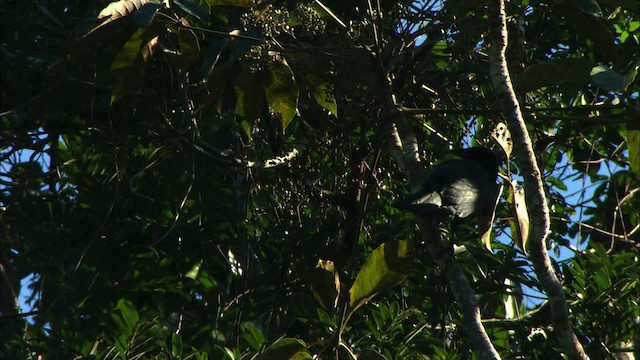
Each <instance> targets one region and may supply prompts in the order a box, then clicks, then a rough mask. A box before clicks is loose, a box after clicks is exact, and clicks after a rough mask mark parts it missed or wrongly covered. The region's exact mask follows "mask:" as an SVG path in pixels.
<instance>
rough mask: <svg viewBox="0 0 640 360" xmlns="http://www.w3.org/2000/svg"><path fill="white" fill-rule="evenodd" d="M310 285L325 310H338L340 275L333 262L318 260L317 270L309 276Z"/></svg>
mask: <svg viewBox="0 0 640 360" xmlns="http://www.w3.org/2000/svg"><path fill="white" fill-rule="evenodd" d="M309 283H310V285H311V291H312V292H313V296H314V297H315V298H316V300H318V302H319V303H320V305H322V307H323V308H325V309H327V310H333V309H335V308H336V306H337V305H338V295H340V275H339V274H338V271H336V268H335V265H334V263H333V261H330V260H318V264H317V265H316V268H315V269H313V271H312V272H311V274H309Z"/></svg>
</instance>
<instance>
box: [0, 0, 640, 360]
mask: <svg viewBox="0 0 640 360" xmlns="http://www.w3.org/2000/svg"><path fill="white" fill-rule="evenodd" d="M638 8H639V5H638V2H637V1H634V0H618V1H613V0H599V1H595V0H574V1H560V0H557V1H552V2H533V1H512V2H509V3H508V4H507V14H508V23H507V25H508V29H509V36H510V38H509V40H510V42H509V47H508V53H507V57H508V60H509V65H510V68H509V70H510V71H511V73H512V77H513V81H514V86H515V89H516V92H517V93H518V96H519V100H520V103H521V106H522V109H523V111H524V113H525V117H526V120H527V124H528V130H529V133H530V136H531V138H532V140H533V142H534V148H535V150H536V152H537V155H538V158H537V160H538V163H539V165H540V167H541V169H542V170H543V180H544V184H545V186H546V188H545V190H546V193H547V198H548V202H549V206H550V211H551V232H550V235H549V238H548V246H549V248H550V249H552V251H553V252H555V253H556V255H558V256H560V255H562V256H560V257H559V258H558V257H556V259H561V260H558V261H556V262H554V264H553V265H554V268H555V269H556V271H557V273H558V274H559V276H560V277H561V279H562V281H563V284H564V287H565V291H566V296H567V301H568V306H569V308H570V314H569V316H570V321H571V323H572V325H573V327H574V330H575V333H576V335H577V337H578V339H579V340H580V342H581V343H582V345H583V346H584V347H585V350H586V351H587V353H588V354H589V355H590V356H591V357H592V358H594V359H599V358H612V357H614V356H617V355H620V354H621V353H625V354H626V355H627V356H631V355H632V354H633V353H635V356H636V358H638V356H639V352H640V340H638V339H639V338H640V334H639V330H638V322H639V321H640V304H639V302H640V284H639V282H640V273H639V272H638V267H637V266H638V265H637V264H638V261H639V259H638V256H639V252H640V243H639V242H638V241H639V240H640V229H639V226H638V223H639V218H640V210H639V209H640V196H638V192H639V190H638V189H639V183H638V176H639V174H640V164H639V161H640V160H639V152H640V125H639V123H640V122H638V121H637V120H638V118H639V117H640V110H639V105H638V104H639V103H638V88H639V81H638V78H637V76H636V74H637V70H638V67H639V66H640V62H639V60H638V58H639V57H638V55H639V54H640V51H639V49H640V45H639V44H640V29H639V28H640V17H639V16H638V13H639V12H638ZM0 11H1V15H2V19H3V20H2V25H1V26H2V29H1V34H2V42H1V44H0V49H1V50H2V53H1V56H2V58H1V61H2V63H1V70H0V71H1V72H2V78H1V84H2V87H1V91H2V93H1V96H2V105H1V106H2V109H1V111H2V117H1V120H0V129H1V138H0V142H1V146H2V153H1V155H2V159H1V160H2V168H1V173H0V184H1V185H2V192H1V198H0V203H1V205H2V209H1V212H0V216H1V219H0V223H1V224H2V228H1V230H0V231H1V232H0V236H1V238H0V243H1V246H0V255H1V258H0V265H1V268H0V270H1V272H2V274H1V275H2V278H1V279H0V280H1V281H2V283H1V284H2V286H1V288H0V291H1V293H0V295H1V300H2V301H1V305H0V311H1V313H0V315H1V316H2V321H1V323H2V324H1V333H0V335H1V337H2V341H0V357H1V358H3V359H10V358H37V357H38V356H40V355H42V356H43V357H44V358H48V359H58V358H64V359H71V358H101V359H102V358H109V359H111V358H139V357H145V358H147V357H157V358H162V359H164V358H193V359H206V358H209V359H240V358H251V357H252V356H254V355H256V354H259V355H258V356H259V358H260V359H262V358H264V359H268V358H271V359H281V358H290V357H293V356H295V358H296V359H307V358H311V357H312V356H315V355H317V356H318V358H322V359H324V358H340V359H348V358H352V357H354V356H356V355H359V358H360V359H383V358H384V359H423V358H424V359H432V358H433V359H445V358H446V359H458V358H460V359H467V358H471V357H472V351H471V345H470V344H469V342H468V341H467V340H466V334H465V332H466V330H465V328H464V327H463V326H462V325H461V322H460V312H459V311H458V309H457V308H456V304H455V301H454V298H453V296H452V295H451V292H450V289H449V287H448V285H447V282H446V280H445V278H444V277H443V275H442V272H441V269H439V268H438V267H437V266H436V265H435V263H434V261H433V259H432V257H431V255H433V254H431V255H429V254H427V251H426V249H425V248H424V247H423V246H422V244H423V242H428V241H429V239H420V238H419V235H418V231H417V230H416V226H415V219H414V218H413V217H412V216H411V215H409V214H406V213H404V212H401V211H398V210H396V209H394V208H393V207H392V205H391V204H392V203H393V201H394V200H395V199H397V198H398V197H400V196H402V195H404V194H406V193H408V192H409V191H410V189H409V188H408V186H407V184H406V174H403V173H402V171H400V168H399V167H398V165H397V163H396V162H395V159H394V158H393V157H392V156H391V154H390V152H389V150H388V145H389V144H388V140H387V139H388V138H387V133H388V132H389V131H390V130H389V129H390V123H389V121H388V119H389V118H393V117H394V116H403V117H406V119H407V121H408V123H409V124H410V129H406V130H407V131H410V132H413V133H414V134H415V136H416V138H417V139H418V144H419V146H420V149H421V153H420V154H419V155H420V156H421V157H422V158H423V159H424V163H425V164H430V163H434V162H436V161H437V160H439V159H441V158H443V156H445V154H446V153H447V152H448V151H449V150H450V149H451V148H455V147H468V146H472V145H483V146H489V147H494V148H496V153H500V154H503V153H502V150H499V147H498V146H497V145H496V143H495V142H493V140H491V136H490V134H491V132H492V130H493V129H494V128H496V126H498V124H500V123H502V122H503V118H502V115H501V113H500V111H499V107H498V105H497V103H498V102H497V99H496V97H495V93H494V91H493V90H492V86H491V81H490V79H489V76H490V74H489V68H488V59H487V55H486V52H487V49H488V48H490V46H491V42H490V38H488V37H487V32H488V26H489V25H488V22H487V11H486V8H485V6H484V4H483V3H482V2H476V1H472V0H459V1H453V0H449V1H444V2H443V1H397V2H392V1H356V2H351V1H339V0H326V1H307V2H305V1H262V2H255V3H254V2H251V1H248V0H207V1H204V0H181V1H178V0H172V1H169V0H167V1H162V2H161V1H153V0H151V1H146V0H123V1H118V2H114V3H111V4H109V3H108V2H104V1H77V2H69V1H59V0H46V1H35V2H24V1H2V2H1V3H0ZM389 98H393V99H394V101H395V103H393V102H391V103H390V101H389ZM516 146H517V144H516ZM503 155H504V154H503ZM516 160H517V159H516ZM502 168H503V170H502V172H503V173H505V174H508V175H509V176H513V177H514V178H516V179H518V178H519V174H518V162H517V161H514V159H511V161H509V162H507V161H505V163H504V164H503V167H502ZM525 190H526V189H525ZM513 202H514V201H513V194H512V191H510V190H509V187H505V190H504V192H503V197H502V200H501V201H500V203H499V204H498V207H497V213H496V219H495V222H494V227H493V229H494V231H493V235H492V239H493V244H492V246H493V251H492V252H490V251H487V249H486V248H485V246H484V245H483V244H482V243H481V241H480V234H478V232H477V231H475V230H474V229H473V224H471V223H469V222H462V223H460V224H458V223H454V224H451V226H444V227H445V228H444V229H441V231H442V232H443V233H445V234H446V235H447V237H448V238H449V239H450V241H452V242H454V243H455V244H457V245H458V246H456V259H457V260H458V262H459V263H460V264H461V266H462V267H463V269H464V271H465V274H466V275H467V278H468V279H469V280H470V281H471V283H472V286H473V290H474V291H475V293H476V294H477V298H478V301H479V303H480V306H481V312H482V317H483V319H485V322H484V326H485V328H486V331H487V333H488V334H489V337H490V339H491V341H492V343H493V344H494V346H495V348H496V349H497V350H498V352H499V353H500V354H501V355H502V356H503V357H505V358H544V359H560V358H562V355H561V353H562V350H561V346H560V344H558V342H557V340H556V338H555V337H554V336H553V335H552V333H553V326H551V320H550V314H549V308H548V306H547V303H546V301H545V295H544V293H541V292H539V291H541V289H540V287H539V284H538V280H537V279H536V277H535V276H534V275H533V273H532V272H531V266H530V262H529V261H528V259H527V255H526V253H525V252H524V251H523V250H522V248H521V247H520V246H518V245H517V244H518V243H521V242H522V241H521V240H519V239H518V235H517V234H518V233H519V232H518V231H516V229H517V225H516V224H517V221H516V219H515V215H514V212H513ZM537 210H538V209H535V208H529V209H528V211H529V213H531V212H535V211H537ZM445 225H446V224H445ZM512 234H515V235H513V236H512ZM381 244H384V246H381V247H379V245H381ZM376 248H377V249H378V250H375V251H374V249H376ZM567 254H570V255H567ZM381 259H382V260H381ZM319 260H321V261H320V262H319ZM361 270H362V271H361ZM27 277H29V279H31V281H30V283H29V284H27V285H28V287H21V284H20V281H21V280H22V279H24V278H27ZM366 284H368V285H366ZM349 290H351V292H349ZM21 292H22V293H24V292H28V293H31V294H32V296H31V298H30V299H29V305H30V307H31V308H32V309H33V311H31V312H30V313H28V314H20V313H19V310H18V302H17V299H18V296H19V295H20V293H21ZM378 292H379V293H378ZM373 295H376V296H375V297H373V298H371V296H373ZM537 296H539V297H540V299H535V297H537ZM336 297H337V298H336ZM531 299H534V300H533V301H532V300H531ZM634 341H635V342H634ZM294 354H295V355H294Z"/></svg>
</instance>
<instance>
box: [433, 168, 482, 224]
mask: <svg viewBox="0 0 640 360" xmlns="http://www.w3.org/2000/svg"><path fill="white" fill-rule="evenodd" d="M475 180H476V179H473V178H470V177H461V178H458V179H456V180H455V181H454V182H452V183H451V184H449V185H448V186H446V187H445V188H443V190H442V194H441V197H442V205H441V207H443V208H446V209H450V211H451V212H452V213H454V214H456V215H457V216H458V217H460V218H465V217H467V216H469V215H472V214H473V213H475V212H476V209H477V207H478V199H479V198H480V196H481V194H480V191H481V187H480V186H479V184H478V182H477V181H475Z"/></svg>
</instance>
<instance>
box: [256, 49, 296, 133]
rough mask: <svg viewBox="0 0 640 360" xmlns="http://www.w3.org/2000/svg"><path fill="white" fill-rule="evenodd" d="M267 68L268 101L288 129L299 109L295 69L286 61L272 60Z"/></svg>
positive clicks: (266, 92) (266, 88) (266, 90)
mask: <svg viewBox="0 0 640 360" xmlns="http://www.w3.org/2000/svg"><path fill="white" fill-rule="evenodd" d="M266 70H267V74H266V79H265V80H266V81H265V88H264V92H265V95H266V96H267V102H268V103H269V106H270V107H271V108H272V109H273V111H275V112H276V113H277V114H278V115H279V116H280V118H281V119H282V128H283V129H286V128H287V126H289V124H290V123H291V120H293V117H294V116H295V114H296V112H297V110H298V96H299V91H298V85H297V84H296V81H295V79H294V78H293V71H291V68H290V67H289V66H288V65H287V64H285V63H284V62H271V63H269V65H267V68H266Z"/></svg>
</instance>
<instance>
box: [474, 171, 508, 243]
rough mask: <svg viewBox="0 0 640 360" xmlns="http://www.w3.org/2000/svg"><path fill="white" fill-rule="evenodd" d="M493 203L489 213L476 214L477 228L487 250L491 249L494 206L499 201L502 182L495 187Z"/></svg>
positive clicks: (496, 205) (494, 214) (495, 206)
mask: <svg viewBox="0 0 640 360" xmlns="http://www.w3.org/2000/svg"><path fill="white" fill-rule="evenodd" d="M494 191H495V199H496V200H495V203H494V204H493V209H492V210H491V212H490V213H486V214H480V215H478V230H479V232H480V234H482V235H481V239H482V243H483V244H484V246H485V247H486V248H487V250H489V251H493V250H492V248H491V234H492V231H491V230H492V225H493V220H494V219H495V216H496V208H497V207H498V203H499V202H500V194H502V184H500V185H496V187H495V190H494Z"/></svg>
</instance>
